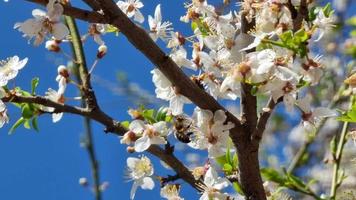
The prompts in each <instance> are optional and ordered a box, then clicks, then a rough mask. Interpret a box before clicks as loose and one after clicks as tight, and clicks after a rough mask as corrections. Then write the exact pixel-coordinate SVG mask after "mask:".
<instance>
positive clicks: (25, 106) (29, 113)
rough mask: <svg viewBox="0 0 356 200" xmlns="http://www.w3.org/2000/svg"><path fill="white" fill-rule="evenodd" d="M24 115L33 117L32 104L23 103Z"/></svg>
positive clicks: (24, 116)
mask: <svg viewBox="0 0 356 200" xmlns="http://www.w3.org/2000/svg"><path fill="white" fill-rule="evenodd" d="M21 111H22V117H23V118H25V119H30V118H32V117H33V110H32V108H31V106H30V104H23V106H22V110H21Z"/></svg>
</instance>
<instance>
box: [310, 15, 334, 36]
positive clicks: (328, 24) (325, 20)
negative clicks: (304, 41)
mask: <svg viewBox="0 0 356 200" xmlns="http://www.w3.org/2000/svg"><path fill="white" fill-rule="evenodd" d="M314 25H315V26H316V27H317V39H316V40H315V41H316V42H317V41H319V40H320V39H321V38H322V37H323V36H324V34H325V32H328V31H330V30H331V29H332V28H334V27H335V24H334V20H333V18H332V15H331V14H330V16H325V13H324V11H323V9H320V10H319V12H318V15H317V16H316V18H315V20H314Z"/></svg>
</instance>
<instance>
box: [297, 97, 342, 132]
mask: <svg viewBox="0 0 356 200" xmlns="http://www.w3.org/2000/svg"><path fill="white" fill-rule="evenodd" d="M311 101H312V97H311V96H310V95H306V96H305V97H304V98H302V99H298V100H297V102H296V103H297V105H298V107H299V108H300V109H301V111H302V125H303V126H304V128H305V130H306V131H307V132H309V133H313V132H314V131H315V127H316V125H317V124H318V123H320V122H321V120H322V119H323V118H326V117H335V116H337V114H336V113H335V111H333V110H330V109H328V108H324V107H318V108H315V109H313V110H312V109H311V106H310V103H311Z"/></svg>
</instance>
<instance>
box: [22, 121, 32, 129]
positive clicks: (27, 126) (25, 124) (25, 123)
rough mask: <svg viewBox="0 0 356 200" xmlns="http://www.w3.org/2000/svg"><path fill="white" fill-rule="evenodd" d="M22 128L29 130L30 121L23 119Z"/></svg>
mask: <svg viewBox="0 0 356 200" xmlns="http://www.w3.org/2000/svg"><path fill="white" fill-rule="evenodd" d="M23 127H25V128H26V129H31V125H30V120H29V119H25V122H24V124H23Z"/></svg>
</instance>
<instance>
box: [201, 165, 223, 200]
mask: <svg viewBox="0 0 356 200" xmlns="http://www.w3.org/2000/svg"><path fill="white" fill-rule="evenodd" d="M204 184H205V185H206V188H204V192H203V194H202V196H201V197H200V198H199V200H226V199H228V195H226V194H224V193H221V190H222V189H223V188H225V187H227V186H228V185H229V183H228V181H227V180H226V179H224V178H221V177H219V176H218V174H217V173H216V171H215V169H213V168H212V167H210V168H209V169H208V171H207V172H206V174H205V177H204Z"/></svg>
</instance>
